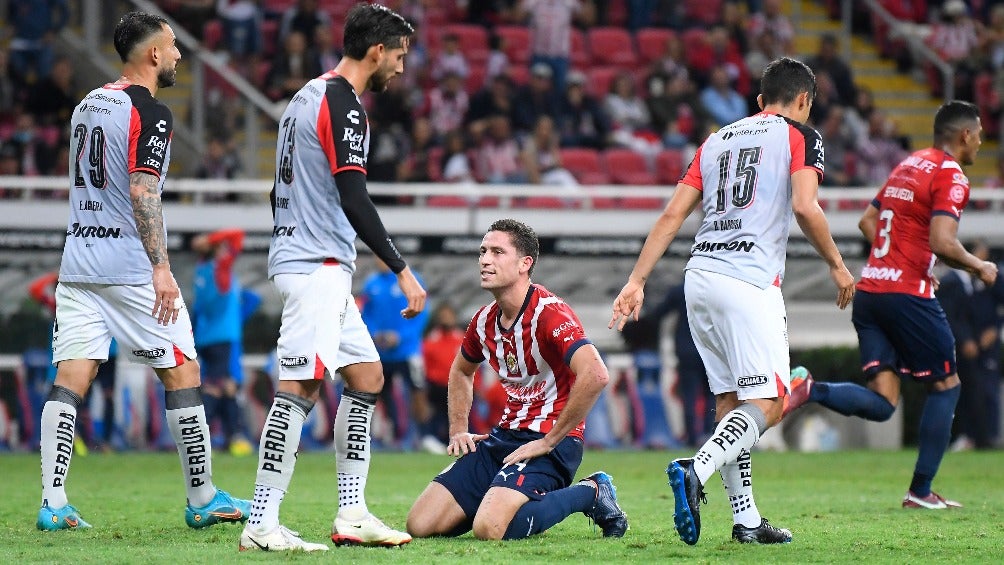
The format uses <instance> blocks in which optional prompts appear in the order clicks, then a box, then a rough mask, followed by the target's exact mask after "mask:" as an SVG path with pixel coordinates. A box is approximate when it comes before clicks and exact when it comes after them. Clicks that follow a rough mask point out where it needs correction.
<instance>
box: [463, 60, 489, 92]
mask: <svg viewBox="0 0 1004 565" xmlns="http://www.w3.org/2000/svg"><path fill="white" fill-rule="evenodd" d="M487 72H488V69H486V68H485V66H484V65H471V66H469V67H468V68H467V78H465V79H464V90H465V91H467V94H468V95H471V96H473V95H474V93H475V92H477V91H479V90H481V88H482V87H484V86H485V74H486V73H487Z"/></svg>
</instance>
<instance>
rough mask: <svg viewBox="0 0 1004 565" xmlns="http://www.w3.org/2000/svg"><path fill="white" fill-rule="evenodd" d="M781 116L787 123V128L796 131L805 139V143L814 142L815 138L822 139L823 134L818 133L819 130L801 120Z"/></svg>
mask: <svg viewBox="0 0 1004 565" xmlns="http://www.w3.org/2000/svg"><path fill="white" fill-rule="evenodd" d="M781 118H782V119H783V120H784V122H785V123H786V124H787V126H788V129H789V130H791V131H793V132H797V133H798V135H801V136H802V138H803V139H805V141H806V143H808V142H809V141H813V142H815V141H816V140H817V139H818V140H822V139H823V136H821V135H819V132H818V131H816V128H814V127H812V126H809V125H806V124H803V123H802V122H799V121H796V120H793V119H791V118H787V117H784V116H781Z"/></svg>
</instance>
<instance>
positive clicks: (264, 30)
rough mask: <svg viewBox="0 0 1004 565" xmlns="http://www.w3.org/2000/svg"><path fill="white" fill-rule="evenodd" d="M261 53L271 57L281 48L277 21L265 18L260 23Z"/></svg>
mask: <svg viewBox="0 0 1004 565" xmlns="http://www.w3.org/2000/svg"><path fill="white" fill-rule="evenodd" d="M261 38H262V55H264V56H265V57H267V58H269V59H271V58H272V56H273V55H275V53H276V51H278V50H279V49H281V48H282V46H281V45H279V44H278V42H279V22H278V21H276V20H265V21H263V22H262V23H261Z"/></svg>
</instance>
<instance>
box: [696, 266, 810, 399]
mask: <svg viewBox="0 0 1004 565" xmlns="http://www.w3.org/2000/svg"><path fill="white" fill-rule="evenodd" d="M684 292H685V293H686V296H687V317H688V319H689V321H690V333H691V334H692V335H693V336H694V343H695V344H696V345H697V351H698V352H699V353H700V354H701V359H702V360H703V361H704V367H705V369H707V373H708V383H709V384H710V385H711V392H712V393H714V394H716V395H717V394H722V393H726V392H736V393H737V394H738V396H739V400H748V399H751V398H774V397H779V396H783V395H784V394H786V391H787V390H788V385H789V382H790V381H791V375H790V373H789V371H790V369H789V367H790V362H791V361H790V359H789V357H788V327H787V321H786V319H785V316H786V315H785V310H784V298H783V297H782V296H781V289H780V288H779V287H776V286H773V285H772V286H768V287H767V288H764V289H761V288H757V287H756V286H754V285H752V284H749V283H747V282H743V281H741V280H739V279H736V278H732V277H730V276H727V275H722V274H718V273H712V272H710V271H703V270H699V269H688V270H687V274H686V278H685V280H684Z"/></svg>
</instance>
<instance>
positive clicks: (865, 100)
mask: <svg viewBox="0 0 1004 565" xmlns="http://www.w3.org/2000/svg"><path fill="white" fill-rule="evenodd" d="M844 110H845V114H844V120H845V121H846V122H847V127H849V128H850V130H851V134H852V135H853V136H854V138H855V139H857V140H858V143H861V142H862V140H864V138H865V137H866V136H867V135H868V129H869V125H868V121H869V120H870V119H871V115H872V114H873V113H874V112H875V95H874V94H872V91H871V89H870V88H868V87H867V86H864V85H862V84H859V85H856V86H855V95H854V104H852V105H850V106H849V107H847V108H845V109H844Z"/></svg>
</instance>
